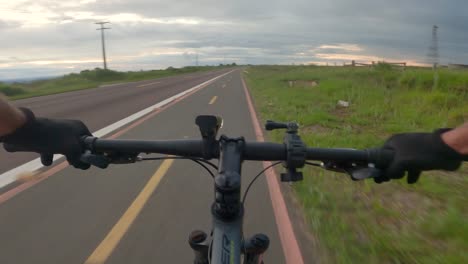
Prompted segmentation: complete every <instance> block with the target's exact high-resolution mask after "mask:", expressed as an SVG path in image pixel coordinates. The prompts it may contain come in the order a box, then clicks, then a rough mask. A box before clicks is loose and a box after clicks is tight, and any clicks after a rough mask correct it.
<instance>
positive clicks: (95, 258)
mask: <svg viewBox="0 0 468 264" xmlns="http://www.w3.org/2000/svg"><path fill="white" fill-rule="evenodd" d="M173 162H174V160H165V161H164V162H163V163H162V164H161V166H159V168H158V170H157V171H156V173H154V175H153V176H152V177H151V179H150V180H149V181H148V183H147V184H146V186H145V187H144V188H143V190H142V191H141V192H140V194H138V196H137V198H136V199H135V201H133V203H132V204H131V205H130V207H128V209H127V211H126V212H125V213H124V214H123V215H122V217H121V218H120V219H119V221H118V222H117V223H116V224H115V225H114V227H113V228H112V229H111V231H110V232H109V234H107V236H106V237H105V238H104V240H102V242H101V243H100V244H99V246H98V247H97V248H96V249H95V250H94V252H93V253H92V254H91V256H89V258H88V259H87V260H86V262H85V264H102V263H104V262H105V261H106V260H107V259H108V258H109V256H110V255H111V254H112V252H113V251H114V249H115V248H116V247H117V245H118V244H119V242H120V240H121V239H122V237H123V236H124V235H125V233H127V231H128V229H129V228H130V226H131V225H132V224H133V222H134V221H135V219H136V218H137V216H138V215H139V214H140V212H141V210H142V209H143V207H144V206H145V204H146V202H147V201H148V199H149V198H150V197H151V194H152V193H153V192H154V190H155V189H156V187H158V185H159V183H160V182H161V179H162V178H163V177H164V175H165V174H166V173H167V171H168V170H169V168H170V167H171V165H172V163H173Z"/></svg>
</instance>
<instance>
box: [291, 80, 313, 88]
mask: <svg viewBox="0 0 468 264" xmlns="http://www.w3.org/2000/svg"><path fill="white" fill-rule="evenodd" d="M286 83H287V84H288V87H315V86H317V85H318V84H319V83H318V81H316V80H288V81H286Z"/></svg>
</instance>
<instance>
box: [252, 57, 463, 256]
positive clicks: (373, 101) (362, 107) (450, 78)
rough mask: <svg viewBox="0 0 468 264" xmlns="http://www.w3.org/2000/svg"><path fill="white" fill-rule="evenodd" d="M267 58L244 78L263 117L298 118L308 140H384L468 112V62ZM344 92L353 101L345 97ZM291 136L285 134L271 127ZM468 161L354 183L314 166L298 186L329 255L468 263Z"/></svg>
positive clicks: (362, 144)
mask: <svg viewBox="0 0 468 264" xmlns="http://www.w3.org/2000/svg"><path fill="white" fill-rule="evenodd" d="M438 76H439V77H438V82H437V83H434V81H433V80H434V72H433V71H432V70H431V69H422V68H411V67H410V68H407V69H406V70H402V69H397V68H392V67H391V66H389V65H378V66H377V67H375V68H373V69H370V68H360V67H317V66H259V67H250V68H248V69H247V70H246V71H245V72H244V77H245V78H246V81H247V83H248V85H249V88H250V89H251V92H252V95H253V97H254V101H255V104H256V107H257V111H258V112H259V114H260V116H261V119H262V120H263V122H264V121H265V120H267V119H272V120H277V121H297V122H298V123H299V124H300V125H301V135H302V138H303V139H304V140H305V141H306V143H307V144H308V146H314V147H351V148H366V147H372V146H380V145H382V144H383V143H384V141H385V140H386V139H387V138H388V137H389V136H390V135H392V134H394V133H398V132H408V131H432V130H433V129H435V128H440V127H453V126H457V125H460V124H462V123H463V122H466V121H468V71H464V70H450V69H440V70H439V71H438ZM338 100H343V101H347V102H349V103H350V105H349V107H339V106H337V102H338ZM268 136H269V137H270V139H272V140H275V141H281V140H282V133H280V132H278V133H277V132H273V133H269V134H268ZM467 167H468V166H466V165H465V166H464V168H463V169H462V170H460V171H458V172H454V173H446V172H426V173H423V175H422V177H421V178H420V180H419V182H418V183H417V184H415V185H407V184H406V182H405V181H403V180H401V181H392V182H390V183H385V184H380V185H379V184H376V183H374V182H373V181H372V180H368V181H361V182H353V181H351V180H350V179H349V177H348V176H346V175H343V174H337V173H333V172H327V171H323V170H320V169H315V168H306V169H305V170H304V181H302V182H301V183H298V184H295V185H293V187H292V188H293V190H294V193H295V194H296V197H297V199H298V200H299V202H300V204H301V205H302V207H303V211H304V215H305V218H306V221H307V223H308V225H309V226H310V229H311V233H312V235H313V236H316V238H317V239H318V241H319V243H318V244H319V245H318V248H316V249H315V250H314V251H313V252H314V253H315V252H317V254H318V255H319V257H320V260H321V262H323V263H468V250H467V249H468V221H467V219H468V206H467V205H468V195H467V190H468V177H467V176H468V168H467Z"/></svg>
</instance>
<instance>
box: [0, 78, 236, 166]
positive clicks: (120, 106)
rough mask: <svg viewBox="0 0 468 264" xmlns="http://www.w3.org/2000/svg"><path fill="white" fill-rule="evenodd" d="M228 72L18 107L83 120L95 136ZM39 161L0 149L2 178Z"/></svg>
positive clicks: (60, 97) (35, 100)
mask: <svg viewBox="0 0 468 264" xmlns="http://www.w3.org/2000/svg"><path fill="white" fill-rule="evenodd" d="M228 71H229V70H221V71H211V72H203V73H193V74H185V75H179V76H173V77H166V78H160V79H155V80H146V81H140V82H133V83H124V84H117V85H112V86H104V87H99V88H96V89H87V90H81V91H74V92H69V93H62V94H55V95H49V96H40V97H33V98H28V99H23V100H17V101H15V102H14V105H16V106H24V107H28V108H30V109H32V110H33V111H34V113H35V114H36V115H37V116H45V117H52V118H68V119H79V120H82V121H83V122H85V123H86V125H87V126H88V128H89V129H90V131H91V132H92V131H96V130H98V129H100V128H103V127H105V126H107V125H109V124H112V123H114V122H116V121H118V120H121V119H123V118H125V117H127V116H129V115H131V114H133V113H135V112H138V111H139V110H141V109H144V108H146V107H149V106H151V105H153V104H155V102H159V101H162V100H164V99H166V98H169V97H171V96H173V95H175V94H178V93H180V92H182V91H184V90H187V89H189V88H191V87H193V86H195V85H197V84H200V83H203V82H205V81H207V80H209V79H212V78H213V77H215V76H218V75H219V74H220V73H225V72H228ZM37 157H38V155H35V154H31V153H18V154H16V155H13V156H12V155H8V154H7V153H6V152H5V150H4V149H3V148H0V174H1V173H3V172H5V171H8V170H10V169H12V168H14V167H16V166H18V165H21V164H23V163H25V162H27V161H30V160H32V159H34V158H37Z"/></svg>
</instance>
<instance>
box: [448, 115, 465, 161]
mask: <svg viewBox="0 0 468 264" xmlns="http://www.w3.org/2000/svg"><path fill="white" fill-rule="evenodd" d="M442 139H443V140H444V142H445V143H446V144H447V145H449V146H450V147H452V148H453V149H454V150H456V151H457V152H458V153H460V154H463V155H468V122H466V123H465V124H463V125H462V126H460V127H457V128H455V129H453V130H450V131H448V132H445V133H444V134H442Z"/></svg>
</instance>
